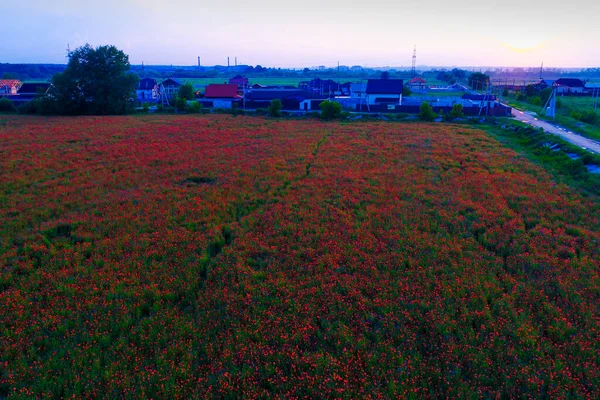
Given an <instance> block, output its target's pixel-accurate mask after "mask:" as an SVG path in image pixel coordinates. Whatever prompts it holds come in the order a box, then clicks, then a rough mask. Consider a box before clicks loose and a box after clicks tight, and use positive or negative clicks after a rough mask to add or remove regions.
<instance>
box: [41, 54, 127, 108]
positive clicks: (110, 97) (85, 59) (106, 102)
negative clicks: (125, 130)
mask: <svg viewBox="0 0 600 400" xmlns="http://www.w3.org/2000/svg"><path fill="white" fill-rule="evenodd" d="M130 67H131V65H130V64H129V56H128V55H126V54H125V53H123V51H121V50H119V49H117V48H116V47H115V46H100V47H96V48H93V47H92V46H90V45H89V44H86V45H85V46H83V47H79V48H77V49H76V50H75V51H73V52H71V53H70V55H69V64H68V65H67V68H66V69H65V70H64V72H62V73H58V74H55V75H54V76H53V78H52V83H53V84H54V86H55V88H56V89H55V91H54V97H55V99H56V103H57V104H56V110H57V111H58V112H59V113H61V114H100V115H106V114H124V113H125V112H126V111H127V106H128V101H129V99H130V98H132V97H133V96H134V94H135V89H136V87H137V85H138V83H139V77H138V76H137V75H136V74H134V73H132V72H129V69H130Z"/></svg>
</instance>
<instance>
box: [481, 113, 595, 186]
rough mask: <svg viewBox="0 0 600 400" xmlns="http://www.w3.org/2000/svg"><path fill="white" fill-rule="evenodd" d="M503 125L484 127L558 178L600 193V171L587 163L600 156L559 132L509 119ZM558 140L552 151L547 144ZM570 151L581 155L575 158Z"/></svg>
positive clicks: (503, 142)
mask: <svg viewBox="0 0 600 400" xmlns="http://www.w3.org/2000/svg"><path fill="white" fill-rule="evenodd" d="M505 122H506V124H505V125H503V126H504V127H505V128H508V129H503V128H501V127H499V126H497V125H483V126H482V127H483V128H484V129H485V130H486V131H487V132H488V133H489V134H490V135H491V136H493V137H494V138H495V139H497V140H498V141H500V142H501V143H502V144H504V145H505V146H507V147H509V148H511V149H513V150H515V151H516V152H518V153H520V154H521V155H523V156H524V157H526V158H527V159H529V160H530V161H532V162H534V163H535V164H538V165H540V166H541V167H543V168H544V169H545V170H546V171H547V172H548V173H550V174H551V175H552V176H553V177H554V178H555V179H556V180H557V181H559V182H563V183H565V184H567V185H569V186H571V187H573V188H576V189H579V190H580V191H582V192H583V193H591V194H594V195H599V194H600V174H594V173H590V172H589V171H588V170H587V167H586V165H588V164H592V165H600V156H599V155H597V154H593V153H590V152H588V151H586V150H583V149H581V148H580V147H578V146H575V145H572V144H571V143H569V142H567V141H565V140H562V139H561V138H559V137H558V136H555V135H552V134H547V133H544V132H543V131H541V130H539V129H536V128H533V127H530V126H528V125H526V124H524V123H522V122H519V121H514V120H509V119H506V121H505ZM550 143H552V144H557V145H558V146H559V148H558V149H557V150H556V151H552V150H551V149H550V148H549V147H548V146H545V144H546V145H547V144H550ZM567 153H570V154H576V155H578V156H579V157H580V158H578V159H575V160H574V159H572V158H570V157H569V156H568V155H567Z"/></svg>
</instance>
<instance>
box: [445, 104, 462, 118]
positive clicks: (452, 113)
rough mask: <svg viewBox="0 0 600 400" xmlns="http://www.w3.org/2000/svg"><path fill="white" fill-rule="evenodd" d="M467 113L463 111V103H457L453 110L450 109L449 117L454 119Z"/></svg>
mask: <svg viewBox="0 0 600 400" xmlns="http://www.w3.org/2000/svg"><path fill="white" fill-rule="evenodd" d="M464 116H465V114H464V113H463V105H462V104H455V105H453V106H452V110H450V113H449V114H448V117H449V118H450V119H451V120H452V119H455V118H462V117H464Z"/></svg>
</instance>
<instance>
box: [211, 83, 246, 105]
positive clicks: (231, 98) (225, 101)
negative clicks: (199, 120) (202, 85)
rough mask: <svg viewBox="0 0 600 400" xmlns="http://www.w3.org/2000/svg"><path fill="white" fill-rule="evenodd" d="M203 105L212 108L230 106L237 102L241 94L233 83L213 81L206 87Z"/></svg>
mask: <svg viewBox="0 0 600 400" xmlns="http://www.w3.org/2000/svg"><path fill="white" fill-rule="evenodd" d="M204 99H205V100H204V101H202V103H203V105H205V106H207V107H213V108H232V107H233V105H234V104H238V103H239V102H240V100H241V99H242V96H240V95H239V94H238V85H236V84H235V83H213V84H211V85H208V86H207V87H206V91H205V92H204Z"/></svg>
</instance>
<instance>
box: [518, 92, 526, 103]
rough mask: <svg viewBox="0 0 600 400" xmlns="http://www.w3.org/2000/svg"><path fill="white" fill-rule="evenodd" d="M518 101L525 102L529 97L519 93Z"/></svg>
mask: <svg viewBox="0 0 600 400" xmlns="http://www.w3.org/2000/svg"><path fill="white" fill-rule="evenodd" d="M516 98H517V100H518V101H523V100H527V96H525V93H522V92H519V93H517V97H516Z"/></svg>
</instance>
